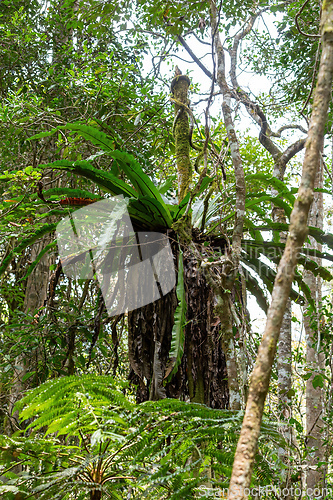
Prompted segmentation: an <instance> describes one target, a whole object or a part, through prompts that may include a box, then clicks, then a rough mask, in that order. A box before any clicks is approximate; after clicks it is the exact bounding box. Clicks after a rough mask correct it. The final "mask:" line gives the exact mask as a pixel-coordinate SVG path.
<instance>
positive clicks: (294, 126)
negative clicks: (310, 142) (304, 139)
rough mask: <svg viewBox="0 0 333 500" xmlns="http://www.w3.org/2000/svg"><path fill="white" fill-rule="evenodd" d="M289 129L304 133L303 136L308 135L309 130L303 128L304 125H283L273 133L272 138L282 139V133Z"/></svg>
mask: <svg viewBox="0 0 333 500" xmlns="http://www.w3.org/2000/svg"><path fill="white" fill-rule="evenodd" d="M289 129H298V130H300V131H301V132H303V134H307V133H308V132H307V130H305V128H304V127H302V125H298V124H297V123H290V124H289V125H283V126H282V127H280V128H279V130H277V131H276V132H271V137H281V134H282V132H284V131H285V130H289Z"/></svg>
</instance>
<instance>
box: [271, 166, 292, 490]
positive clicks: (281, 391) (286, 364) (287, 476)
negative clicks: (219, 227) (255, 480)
mask: <svg viewBox="0 0 333 500" xmlns="http://www.w3.org/2000/svg"><path fill="white" fill-rule="evenodd" d="M282 172H283V173H282ZM274 173H276V172H274ZM279 174H280V175H277V176H276V177H277V178H278V179H279V180H281V181H282V180H283V177H284V175H283V174H284V170H282V169H279ZM273 194H274V195H275V196H276V195H277V193H273ZM272 215H273V221H274V222H278V223H286V216H285V212H284V210H283V209H281V208H279V207H274V208H273V214H272ZM286 241H287V234H286V233H285V232H281V233H280V242H281V243H284V244H285V243H286ZM291 347H292V346H291V300H290V299H288V301H287V305H286V310H285V313H284V316H283V320H282V325H281V331H280V337H279V343H278V355H277V371H278V397H279V420H280V426H279V431H280V432H281V434H282V435H283V437H284V438H285V440H286V442H287V443H288V444H289V450H290V449H291V443H292V428H291V426H290V424H289V419H290V418H291V416H292V398H291V389H292V379H291V375H292V373H291V372H292V370H291V361H292V352H291ZM289 450H288V448H279V457H280V459H281V460H282V462H283V463H284V464H285V466H286V468H285V469H284V470H283V471H282V473H281V474H282V478H283V479H282V480H283V488H286V489H289V488H290V486H291V463H290V459H291V456H290V451H289ZM289 498H290V496H289V495H288V496H287V497H286V499H285V500H289Z"/></svg>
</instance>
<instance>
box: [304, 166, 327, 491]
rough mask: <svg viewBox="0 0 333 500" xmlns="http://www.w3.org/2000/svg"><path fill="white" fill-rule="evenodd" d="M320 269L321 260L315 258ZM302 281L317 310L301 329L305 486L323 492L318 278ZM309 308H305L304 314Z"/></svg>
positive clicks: (314, 219) (317, 201) (314, 212)
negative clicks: (308, 375) (304, 370)
mask: <svg viewBox="0 0 333 500" xmlns="http://www.w3.org/2000/svg"><path fill="white" fill-rule="evenodd" d="M316 187H318V188H322V187H323V165H322V162H320V163H319V169H318V174H317V179H316ZM323 209H324V207H323V194H322V193H320V192H318V193H315V195H314V200H313V203H312V206H311V210H310V214H309V225H310V226H315V227H318V228H320V229H323ZM308 246H309V247H310V248H312V249H313V248H314V249H317V250H318V251H321V245H318V244H317V242H316V241H315V240H314V238H312V237H310V243H309V245H308ZM313 260H315V261H316V262H317V263H318V264H319V265H321V259H318V258H317V259H316V258H314V259H313ZM304 281H305V283H306V284H307V285H308V287H309V288H310V290H311V295H312V299H313V301H314V303H315V306H316V310H315V311H314V315H313V314H312V315H311V316H309V315H305V317H304V327H305V334H306V365H307V368H308V369H309V370H311V371H312V372H313V375H312V376H311V378H309V380H307V382H306V435H307V437H306V446H307V451H308V455H307V469H306V486H307V489H308V490H310V488H311V489H312V490H313V489H314V488H323V487H324V476H325V469H324V467H323V466H321V467H317V463H318V462H324V461H325V449H324V445H323V438H324V436H323V430H324V420H323V417H324V388H323V387H320V386H319V387H316V388H314V387H313V379H314V377H315V375H317V374H318V375H324V374H325V358H324V353H323V351H322V343H321V338H320V326H319V318H318V314H319V310H318V308H319V307H320V302H321V295H322V294H321V278H320V277H319V276H318V277H316V276H314V275H313V274H312V273H311V272H309V271H305V273H304ZM308 305H309V304H306V305H305V308H304V309H305V310H306V308H307V306H308Z"/></svg>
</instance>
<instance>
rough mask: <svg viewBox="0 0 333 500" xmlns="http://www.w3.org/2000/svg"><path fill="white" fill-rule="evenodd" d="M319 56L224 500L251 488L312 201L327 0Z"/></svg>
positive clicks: (332, 23)
mask: <svg viewBox="0 0 333 500" xmlns="http://www.w3.org/2000/svg"><path fill="white" fill-rule="evenodd" d="M320 32H321V38H322V54H321V60H320V65H319V72H318V81H317V86H316V89H315V92H314V99H313V108H312V114H311V121H310V127H309V132H308V137H307V141H306V146H305V156H304V162H303V172H302V179H301V185H300V188H299V190H298V197H297V200H296V202H295V205H294V208H293V211H292V214H291V218H290V227H289V236H288V239H287V243H286V247H285V250H284V253H283V256H282V258H281V260H280V263H279V267H278V271H277V275H276V279H275V282H274V287H273V291H272V301H271V305H270V307H269V310H268V313H267V323H266V328H265V332H264V335H263V338H262V341H261V344H260V347H259V351H258V356H257V360H256V364H255V367H254V370H253V373H252V376H251V383H250V389H249V396H248V400H247V405H246V410H245V415H244V420H243V425H242V429H241V434H240V437H239V441H238V444H237V448H236V453H235V459H234V465H233V470H232V476H231V480H230V487H229V495H228V498H229V500H245V499H246V498H248V488H249V487H250V484H251V477H252V470H253V465H254V460H255V454H256V450H257V445H258V438H259V433H260V425H261V421H262V416H263V412H264V404H265V399H266V395H267V392H268V388H269V381H270V376H271V371H272V366H273V362H274V357H275V352H276V347H277V342H278V339H279V333H280V329H281V325H282V321H283V316H284V312H285V308H286V305H287V301H288V298H289V294H290V290H291V284H292V281H293V278H294V274H295V267H296V265H297V258H298V253H299V250H300V248H301V247H302V246H303V244H304V241H305V238H306V236H307V232H308V227H307V220H308V215H309V210H310V206H311V203H312V200H313V191H314V184H315V179H316V172H317V168H318V164H319V160H320V152H321V150H322V146H323V141H324V133H325V124H326V119H327V111H328V106H329V103H330V99H331V91H332V77H333V0H329V1H327V2H324V3H323V5H322V18H321V25H320Z"/></svg>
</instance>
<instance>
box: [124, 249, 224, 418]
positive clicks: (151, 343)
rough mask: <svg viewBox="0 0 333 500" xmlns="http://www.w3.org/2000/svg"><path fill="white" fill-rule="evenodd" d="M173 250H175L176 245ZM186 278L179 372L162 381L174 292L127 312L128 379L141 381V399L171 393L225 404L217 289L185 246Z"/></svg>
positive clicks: (173, 310) (170, 332) (179, 396)
mask: <svg viewBox="0 0 333 500" xmlns="http://www.w3.org/2000/svg"><path fill="white" fill-rule="evenodd" d="M173 251H174V254H175V253H176V249H175V248H173ZM177 253H178V252H177ZM175 260H176V261H177V259H176V258H175ZM184 282H185V292H186V303H187V314H186V326H185V343H184V354H183V358H182V362H181V364H180V366H179V368H178V371H177V373H176V374H175V375H174V376H173V378H172V379H171V381H170V382H168V383H167V384H165V382H164V381H163V380H164V378H165V375H166V370H167V366H168V358H169V351H170V346H171V337H172V327H173V323H174V319H173V318H174V312H175V309H176V307H177V297H176V293H175V290H173V291H171V292H170V293H168V294H167V295H165V296H164V297H162V298H161V299H159V300H157V301H155V302H153V303H152V304H148V305H147V306H145V307H142V308H140V309H137V310H135V311H132V312H130V313H129V319H128V342H129V347H128V349H129V360H130V366H131V372H130V377H129V378H130V380H131V381H132V382H133V383H135V384H136V385H137V394H136V398H137V402H139V403H140V402H142V401H146V400H148V399H152V400H154V399H160V398H163V397H171V398H180V399H183V400H187V399H189V400H190V401H193V402H196V403H204V404H207V405H208V406H210V407H212V408H227V407H228V403H229V396H228V381H227V369H226V360H225V356H224V353H223V351H222V348H221V345H220V336H221V331H220V326H219V320H218V318H216V316H215V313H214V307H215V303H214V302H215V298H214V292H213V291H212V289H211V287H210V286H209V284H208V283H207V281H206V279H205V276H204V275H203V273H202V272H200V271H199V270H198V265H197V261H196V259H195V257H194V256H193V255H192V253H191V251H190V249H187V250H184ZM156 360H158V367H159V368H158V373H156ZM154 367H155V368H154ZM164 384H165V385H164Z"/></svg>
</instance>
